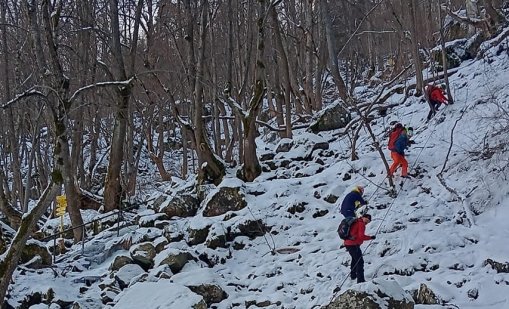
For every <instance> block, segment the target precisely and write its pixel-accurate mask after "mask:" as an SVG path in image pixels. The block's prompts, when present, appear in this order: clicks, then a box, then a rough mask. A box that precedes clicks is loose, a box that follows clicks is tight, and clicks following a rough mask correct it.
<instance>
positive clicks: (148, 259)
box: [129, 242, 156, 270]
mask: <svg viewBox="0 0 509 309" xmlns="http://www.w3.org/2000/svg"><path fill="white" fill-rule="evenodd" d="M129 253H130V254H131V258H132V259H133V261H134V262H135V263H136V264H138V265H140V266H141V267H142V268H143V269H144V270H148V269H150V268H152V267H153V266H154V257H155V256H156V248H155V247H154V245H153V244H152V243H151V242H144V243H141V244H137V245H135V246H133V247H131V250H129Z"/></svg>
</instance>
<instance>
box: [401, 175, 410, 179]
mask: <svg viewBox="0 0 509 309" xmlns="http://www.w3.org/2000/svg"><path fill="white" fill-rule="evenodd" d="M401 177H403V178H406V179H410V178H412V177H410V176H408V175H405V176H401Z"/></svg>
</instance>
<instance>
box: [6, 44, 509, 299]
mask: <svg viewBox="0 0 509 309" xmlns="http://www.w3.org/2000/svg"><path fill="white" fill-rule="evenodd" d="M503 44H505V45H504V47H505V50H503V51H502V52H498V51H499V47H494V48H491V49H488V50H487V52H486V53H485V58H484V59H481V60H476V61H469V62H465V63H463V64H462V66H461V67H460V68H459V70H458V73H456V74H454V75H453V76H452V77H451V78H450V81H451V86H452V89H453V95H454V98H455V102H456V103H455V104H454V105H452V106H448V107H446V108H442V110H441V111H440V112H439V114H438V115H437V116H435V118H434V119H433V120H432V121H430V122H429V123H428V124H426V123H425V122H424V120H425V118H426V115H427V113H428V106H427V104H426V103H425V102H423V101H421V100H420V99H419V98H415V97H410V98H409V99H408V100H407V101H406V102H405V104H404V105H400V106H398V107H395V108H394V109H393V110H392V112H391V113H390V115H389V116H387V117H385V118H383V119H382V118H380V119H376V124H374V125H373V129H374V130H375V133H376V134H377V136H378V137H379V139H380V141H381V142H382V143H383V144H385V137H384V134H385V132H386V131H387V130H388V128H389V123H390V122H391V121H395V120H397V121H400V122H402V123H404V124H406V125H407V126H412V127H414V129H415V133H416V135H415V136H414V138H413V139H414V140H415V142H416V144H415V145H412V147H411V148H410V149H409V151H408V161H409V164H410V172H411V173H417V174H418V176H417V177H415V178H411V179H408V180H404V179H401V178H399V177H398V176H396V181H397V190H398V192H397V197H395V198H394V197H391V196H390V195H389V194H388V190H389V189H390V188H389V187H388V184H387V180H386V179H385V178H386V175H385V169H384V167H383V164H382V162H381V160H380V158H379V157H378V154H377V153H376V152H375V151H373V147H372V146H371V144H372V141H371V140H370V138H369V136H368V134H367V133H366V132H363V131H361V139H360V140H359V146H358V147H359V148H358V152H359V155H360V159H359V160H357V161H353V162H352V161H350V160H349V146H350V145H349V142H348V139H347V138H346V137H343V138H338V137H337V132H328V133H322V134H320V136H315V135H313V134H310V133H306V132H296V134H295V135H296V136H295V139H294V140H295V143H296V144H297V145H296V146H294V147H293V148H292V150H291V151H290V152H286V153H279V154H277V156H276V160H285V159H288V160H290V161H291V162H290V164H289V165H288V167H287V168H280V169H278V170H276V171H274V172H266V173H264V174H262V176H261V177H259V178H258V179H256V181H255V182H253V183H241V182H240V181H231V180H227V181H226V184H229V183H231V182H235V183H240V185H241V186H242V187H243V190H244V191H245V192H247V193H248V194H247V197H246V200H247V202H248V207H247V208H245V209H243V210H241V211H238V212H236V214H237V217H235V218H234V220H233V221H235V220H237V219H240V218H250V219H261V220H262V221H263V222H264V223H265V224H266V225H267V226H270V227H271V232H270V233H267V234H266V235H265V236H263V237H257V238H255V239H254V240H250V239H248V238H247V237H244V238H239V239H235V242H237V243H242V244H244V245H245V247H244V248H243V249H239V250H235V249H232V248H227V249H221V248H218V249H215V250H212V249H209V248H206V247H205V245H204V244H200V245H196V246H194V247H192V248H189V247H188V246H187V244H186V243H185V241H180V242H173V243H170V244H169V245H168V246H167V250H176V249H182V250H189V251H190V252H192V253H194V254H196V255H197V254H199V253H207V254H208V256H209V257H216V258H217V260H221V259H224V263H218V264H216V265H215V266H214V267H212V268H209V267H207V265H206V264H205V263H203V262H202V261H199V260H198V261H194V262H190V263H188V264H186V266H185V267H184V268H183V270H182V271H181V272H180V273H178V274H175V275H173V276H171V278H170V279H165V280H159V281H158V279H157V276H156V275H155V270H153V271H150V272H149V273H148V275H147V277H146V280H145V281H147V282H140V283H136V284H134V285H132V286H131V287H130V288H127V289H126V290H124V291H123V292H122V293H120V294H119V295H118V296H116V298H115V302H117V304H116V305H115V306H114V308H175V309H177V308H190V307H191V306H192V304H195V303H197V302H198V301H199V297H198V298H197V299H196V297H197V296H196V295H197V294H194V293H192V292H190V290H189V289H187V288H185V287H184V286H189V285H194V284H200V283H214V284H218V285H219V286H221V288H222V289H224V291H225V292H226V293H227V294H228V298H227V299H225V300H224V301H222V302H221V303H218V304H214V308H224V309H226V308H245V307H247V304H258V306H262V305H267V306H266V308H319V307H321V306H323V305H326V304H328V303H329V302H330V301H331V299H332V298H333V297H334V296H337V295H339V294H340V293H341V292H342V291H345V290H346V289H348V288H350V287H353V288H355V284H354V282H352V281H351V280H350V279H349V278H348V263H349V260H350V258H349V256H348V254H347V252H346V250H344V249H341V248H340V245H341V242H340V240H339V238H338V236H337V234H336V227H337V225H338V223H339V221H340V220H341V218H342V216H341V215H339V211H338V207H337V204H338V203H340V202H341V200H342V198H343V197H344V195H345V194H346V193H348V192H349V191H350V190H351V189H352V188H353V186H354V185H356V184H362V185H364V186H365V188H366V189H365V197H367V198H368V199H369V205H368V210H369V213H371V215H372V216H373V221H372V223H370V224H369V225H368V227H367V234H370V235H371V234H375V233H376V234H377V239H376V240H373V241H371V242H366V243H365V244H364V245H363V249H364V250H365V256H364V259H365V263H366V264H365V273H366V279H368V280H369V279H372V278H382V279H383V278H392V279H394V280H396V281H397V282H398V283H399V285H400V286H401V287H403V288H404V289H405V290H409V291H410V290H415V289H417V288H418V287H419V285H420V284H421V283H425V284H426V285H428V286H429V287H431V288H432V289H433V291H435V293H436V294H437V295H438V296H439V298H440V299H441V300H442V302H443V303H444V304H449V305H446V307H449V308H461V309H468V308H485V309H488V308H492V309H499V308H509V274H507V273H498V274H497V273H496V271H495V270H493V269H492V268H491V267H490V266H486V265H485V263H484V262H485V261H486V260H487V259H493V260H495V261H498V262H502V263H506V262H508V261H509V246H508V245H507V243H508V242H507V239H509V225H508V224H507V220H508V218H509V206H508V205H509V190H508V188H509V185H508V179H507V177H508V175H509V168H508V166H509V155H508V150H509V149H508V147H509V145H508V144H507V143H508V142H507V140H508V138H507V137H508V134H509V133H507V126H508V124H509V123H508V121H509V115H508V114H507V108H509V102H508V97H509V88H508V87H507V86H508V81H509V56H508V52H507V50H508V46H507V43H503ZM401 99H402V97H398V96H397V95H396V96H394V97H392V98H391V99H390V101H391V102H400V101H401ZM458 119H459V120H458ZM457 120H458V121H457ZM453 128H454V131H453ZM504 129H505V130H504ZM451 132H453V134H452V136H453V141H452V148H451V152H450V155H449V156H448V158H447V162H446V165H445V168H444V171H443V176H444V179H445V181H446V184H447V186H448V187H450V188H452V189H454V190H455V191H456V193H457V195H455V194H452V193H451V192H450V191H448V190H447V189H446V188H445V187H444V186H443V185H442V184H441V183H440V181H439V179H438V178H437V174H438V173H440V171H441V170H442V169H443V167H444V162H445V161H446V155H447V152H448V149H449V146H450V145H451ZM318 140H323V141H328V142H329V145H330V148H329V150H330V152H331V154H332V156H328V157H326V156H320V155H319V151H315V152H313V159H312V160H311V161H299V160H297V159H296V158H298V157H302V155H303V152H305V151H307V150H306V149H305V148H306V147H305V145H306V144H307V143H309V142H313V141H314V142H316V141H318ZM259 143H260V144H259V147H260V149H264V148H266V147H268V148H270V149H275V145H266V144H263V143H262V142H261V141H259ZM386 156H387V158H390V157H389V154H388V153H386ZM318 159H320V160H321V161H323V164H322V163H321V162H317V161H319V160H318ZM346 174H348V175H350V176H351V179H347V180H343V179H344V178H345V175H346ZM397 175H399V172H397ZM274 178H276V179H274ZM346 178H347V177H346ZM223 185H225V184H223ZM249 192H256V194H249ZM330 196H337V197H339V199H338V200H337V202H331V200H329V198H328V197H330ZM326 200H329V202H327V201H326ZM298 205H300V206H303V207H301V208H300V210H302V212H295V211H289V210H291V209H292V208H293V209H295V208H296V207H297V206H298ZM302 208H303V209H302ZM223 218H224V216H219V217H211V218H205V217H203V216H201V215H197V216H196V217H194V218H189V219H180V220H176V221H175V222H174V224H175V225H176V226H181V227H182V229H185V227H188V226H204V225H208V224H212V225H213V226H215V228H216V229H217V230H218V231H220V230H221V229H222V228H224V227H225V226H226V225H228V224H231V223H229V222H225V221H223ZM469 219H471V220H473V221H472V222H470V221H469ZM147 232H148V231H147V230H146V229H138V230H137V229H136V227H131V228H126V229H124V230H123V231H122V234H123V235H121V236H120V237H123V236H125V235H129V234H136V235H138V236H139V237H142V236H140V235H143V234H144V233H147ZM152 232H154V231H152ZM102 237H103V238H102V239H100V238H98V239H96V240H95V241H94V242H92V243H90V244H88V245H87V248H86V250H85V251H86V255H88V256H89V257H90V256H94V255H96V256H97V255H100V252H101V251H104V250H105V248H109V247H112V246H113V245H114V244H115V243H117V242H118V239H119V238H116V234H114V233H111V234H106V233H103V234H102ZM75 249H76V252H74V253H70V254H69V256H78V257H76V258H75V260H74V261H73V260H71V259H70V258H69V259H67V260H64V261H63V262H60V263H58V264H56V266H55V272H54V271H52V270H48V269H47V270H40V271H37V272H31V271H29V270H22V271H18V272H17V274H16V276H15V278H14V280H15V283H14V284H13V285H12V289H11V297H12V299H13V302H14V301H16V300H20V299H22V298H23V297H24V295H25V294H27V293H28V294H30V293H32V292H33V291H42V292H46V291H47V288H48V286H52V287H53V289H54V291H55V294H56V295H57V296H58V298H59V299H64V300H67V301H69V302H71V303H72V301H79V302H80V303H81V304H82V308H101V307H102V304H101V302H100V300H99V299H100V296H99V294H100V289H99V287H98V285H99V283H100V282H101V281H102V282H104V281H105V280H106V279H107V278H106V276H107V274H108V270H107V268H108V267H109V265H110V263H111V261H112V257H111V258H108V259H106V260H105V261H100V260H98V261H99V264H97V263H90V262H85V261H86V259H85V257H79V255H78V254H77V253H78V252H79V250H80V249H81V248H79V246H76V248H75ZM271 252H276V253H275V254H272V253H271ZM125 253H126V251H123V250H119V251H118V252H117V254H125ZM72 266H74V267H75V269H74V270H73V269H72ZM77 269H78V270H79V272H77V271H75V270H77ZM24 274H26V275H24ZM55 274H57V275H56V277H55ZM84 278H85V279H86V278H89V279H90V282H89V285H90V286H89V287H88V288H87V289H86V290H85V291H84V289H83V290H82V291H80V287H83V286H84V285H86V284H85V283H84ZM339 288H340V290H339V292H338V289H339ZM164 291H167V293H164ZM475 291H477V294H478V296H477V298H475V297H473V295H475V294H476V293H475ZM469 295H470V296H469ZM113 296H114V295H113ZM253 307H255V306H253ZM438 307H439V306H433V305H416V308H420V309H424V308H438ZM33 308H36V307H35V306H34V307H33ZM37 308H39V307H37ZM55 308H58V307H55ZM440 308H443V307H440Z"/></svg>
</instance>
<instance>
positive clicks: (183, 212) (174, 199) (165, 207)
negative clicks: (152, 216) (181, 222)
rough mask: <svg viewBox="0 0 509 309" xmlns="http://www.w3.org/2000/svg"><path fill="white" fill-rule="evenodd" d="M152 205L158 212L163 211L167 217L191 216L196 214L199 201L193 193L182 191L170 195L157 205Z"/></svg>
mask: <svg viewBox="0 0 509 309" xmlns="http://www.w3.org/2000/svg"><path fill="white" fill-rule="evenodd" d="M154 203H155V202H154ZM154 207H155V208H156V209H158V210H159V212H163V213H165V214H166V215H167V216H168V218H173V217H181V218H184V217H192V216H194V215H196V212H197V211H198V208H200V201H199V200H198V199H197V198H196V197H195V196H194V195H192V194H189V193H184V194H182V195H177V196H171V197H169V198H168V199H167V200H165V201H164V202H162V203H161V204H160V205H159V206H157V205H154Z"/></svg>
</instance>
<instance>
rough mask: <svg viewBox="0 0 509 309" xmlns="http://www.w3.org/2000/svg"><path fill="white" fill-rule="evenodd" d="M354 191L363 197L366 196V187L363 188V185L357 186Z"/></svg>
mask: <svg viewBox="0 0 509 309" xmlns="http://www.w3.org/2000/svg"><path fill="white" fill-rule="evenodd" d="M353 191H355V192H358V193H360V195H363V194H364V187H363V186H361V185H357V186H355V188H353Z"/></svg>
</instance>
